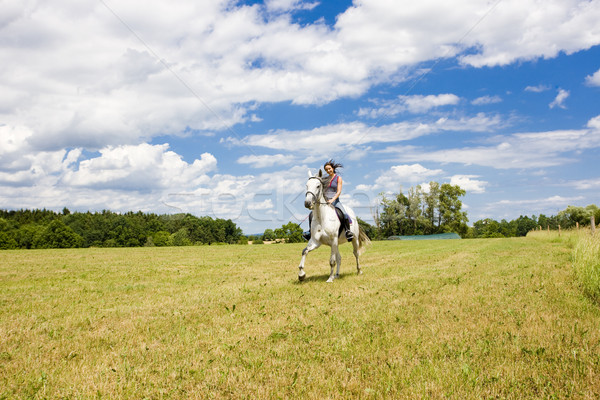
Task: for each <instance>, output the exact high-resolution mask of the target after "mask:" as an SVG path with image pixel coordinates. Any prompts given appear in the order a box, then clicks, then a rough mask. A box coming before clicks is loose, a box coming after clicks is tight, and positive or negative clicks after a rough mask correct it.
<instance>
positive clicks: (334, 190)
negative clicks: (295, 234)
mask: <svg viewBox="0 0 600 400" xmlns="http://www.w3.org/2000/svg"><path fill="white" fill-rule="evenodd" d="M323 168H324V169H325V172H327V174H329V177H330V181H329V184H328V185H327V187H326V188H325V192H324V193H323V195H324V196H325V200H326V201H327V203H328V204H331V205H333V206H334V207H337V208H339V209H340V211H341V212H342V213H343V214H344V220H343V221H342V224H343V226H344V230H345V231H346V239H348V241H351V240H352V239H353V238H354V234H353V233H352V231H351V230H350V224H351V223H352V221H351V220H350V217H349V216H348V213H347V212H346V210H345V209H344V206H343V205H342V203H341V202H340V195H341V194H342V183H343V182H342V177H341V176H339V175H338V174H336V173H335V172H336V170H337V169H338V168H343V165H342V164H338V163H336V162H335V161H333V160H329V161H327V162H326V163H325V165H324V166H323ZM311 224H312V212H311V213H310V214H309V215H308V232H304V233H303V234H302V236H303V237H304V239H306V240H310V227H311Z"/></svg>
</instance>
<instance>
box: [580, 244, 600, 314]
mask: <svg viewBox="0 0 600 400" xmlns="http://www.w3.org/2000/svg"><path fill="white" fill-rule="evenodd" d="M573 268H574V270H575V275H576V276H577V279H578V281H579V283H580V284H581V286H582V289H583V292H584V293H585V294H586V295H587V296H589V297H590V298H591V299H592V300H594V301H596V302H597V303H598V304H600V234H596V235H594V236H592V235H591V234H589V233H587V234H584V235H582V236H581V237H580V239H579V240H578V242H577V245H576V246H575V249H574V250H573Z"/></svg>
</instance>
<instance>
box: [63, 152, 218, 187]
mask: <svg viewBox="0 0 600 400" xmlns="http://www.w3.org/2000/svg"><path fill="white" fill-rule="evenodd" d="M168 147H169V145H168V144H163V145H149V144H141V145H138V146H128V145H125V146H117V147H107V148H104V149H102V150H100V156H98V157H94V158H91V159H88V160H84V161H81V162H80V163H79V167H78V169H76V170H75V169H73V170H69V171H68V172H67V173H65V175H64V176H63V178H62V184H66V185H69V186H74V187H88V188H95V189H113V190H138V191H143V192H151V191H155V190H162V189H165V188H172V189H175V190H186V189H189V188H191V187H196V186H198V185H199V184H201V183H203V182H205V181H206V180H207V179H208V177H207V176H206V173H207V172H210V171H213V170H214V169H215V168H216V165H217V160H216V158H215V157H214V156H213V155H212V154H209V153H204V154H202V155H201V157H200V159H199V160H194V162H193V163H192V164H188V163H187V162H185V161H183V160H182V158H181V156H179V155H178V154H176V153H174V152H173V151H169V150H168Z"/></svg>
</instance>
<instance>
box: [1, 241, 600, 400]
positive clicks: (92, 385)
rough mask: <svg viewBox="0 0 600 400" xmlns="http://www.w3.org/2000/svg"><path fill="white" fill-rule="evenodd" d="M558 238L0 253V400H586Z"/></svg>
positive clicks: (585, 333)
mask: <svg viewBox="0 0 600 400" xmlns="http://www.w3.org/2000/svg"><path fill="white" fill-rule="evenodd" d="M574 245H575V240H574V239H573V238H571V237H569V236H565V235H563V236H562V237H560V238H559V237H557V236H555V235H552V234H549V235H536V236H532V237H527V238H518V239H485V240H445V241H411V242H403V241H392V242H375V243H373V245H372V246H371V248H369V249H368V250H367V252H366V253H365V254H364V255H363V258H362V260H363V262H362V265H363V271H364V273H363V274H362V275H361V276H357V275H355V268H354V264H353V262H352V261H353V256H352V253H351V247H350V246H348V245H346V246H343V248H342V256H343V264H342V276H341V278H340V279H339V280H336V281H335V282H334V283H333V284H327V283H325V280H326V279H327V277H328V274H329V265H328V258H329V252H328V250H329V249H328V248H322V249H319V250H317V251H315V252H313V253H311V254H310V255H309V256H308V259H307V265H306V272H307V275H308V277H307V280H306V281H305V282H303V283H299V282H297V273H298V269H297V265H298V262H299V260H300V253H301V250H302V248H303V247H304V246H303V245H302V244H298V245H291V244H287V245H286V244H280V245H262V246H261V245H254V246H203V247H172V248H135V249H72V250H41V251H38V250H28V251H2V252H0V399H5V398H6V399H13V398H17V399H19V398H23V399H25V398H33V399H43V398H49V399H57V398H65V399H92V398H94V399H96V398H97V399H123V398H134V399H145V398H147V399H196V398H197V399H205V398H208V399H210V398H233V399H237V398H240V399H242V398H252V399H254V398H269V399H270V398H294V399H297V398H306V399H326V398H330V399H338V398H339V399H342V398H344V399H346V398H360V399H368V398H374V399H375V398H376V399H380V398H389V399H397V398H411V399H412V398H434V399H436V398H453V399H480V398H502V399H523V398H530V399H544V398H549V399H550V398H552V399H553V398H559V399H563V398H573V399H597V398H600V328H599V327H600V308H599V307H598V304H597V303H594V302H593V301H592V300H589V298H588V297H586V296H585V295H584V294H583V291H582V290H581V288H579V287H578V286H577V285H578V284H577V280H576V279H575V276H574V272H573V267H572V265H571V254H572V252H573V248H574Z"/></svg>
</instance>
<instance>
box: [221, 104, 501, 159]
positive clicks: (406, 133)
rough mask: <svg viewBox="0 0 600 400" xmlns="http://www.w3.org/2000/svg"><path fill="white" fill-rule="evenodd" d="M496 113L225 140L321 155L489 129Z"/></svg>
mask: <svg viewBox="0 0 600 400" xmlns="http://www.w3.org/2000/svg"><path fill="white" fill-rule="evenodd" d="M502 125H503V122H502V121H501V120H500V118H499V117H498V116H491V117H490V116H487V115H485V114H483V113H479V114H477V115H476V116H474V117H471V118H460V119H451V118H440V119H438V120H437V121H435V122H432V123H424V122H399V123H394V124H389V125H383V126H370V125H367V124H364V123H362V122H351V123H344V124H334V125H326V126H322V127H318V128H314V129H311V130H301V131H289V130H277V131H273V132H269V133H267V134H264V135H249V136H246V137H245V138H243V139H241V140H240V139H238V138H232V137H229V138H227V139H224V141H227V142H229V143H232V144H235V145H246V146H252V147H266V148H269V149H276V150H288V151H302V152H309V153H310V154H311V156H313V157H316V158H322V157H323V156H327V154H330V153H331V144H332V143H335V144H336V146H337V147H338V150H337V151H340V149H341V150H347V151H350V150H353V151H355V150H356V149H355V147H356V146H363V145H366V144H368V143H394V142H402V141H407V140H412V139H416V138H418V137H421V136H425V135H430V134H432V133H437V132H446V131H471V132H490V131H493V130H494V129H496V128H498V127H499V126H502Z"/></svg>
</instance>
